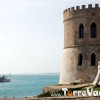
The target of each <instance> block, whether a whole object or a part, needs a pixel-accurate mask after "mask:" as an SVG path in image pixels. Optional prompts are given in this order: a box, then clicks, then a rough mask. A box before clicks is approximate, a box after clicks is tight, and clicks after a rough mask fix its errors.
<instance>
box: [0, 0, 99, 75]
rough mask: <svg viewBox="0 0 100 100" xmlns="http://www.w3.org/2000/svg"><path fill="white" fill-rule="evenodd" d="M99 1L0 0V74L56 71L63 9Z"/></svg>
mask: <svg viewBox="0 0 100 100" xmlns="http://www.w3.org/2000/svg"><path fill="white" fill-rule="evenodd" d="M89 3H90V4H91V3H92V4H95V3H100V1H99V0H0V73H1V74H2V73H3V74H5V73H46V72H47V73H48V72H51V73H52V72H59V70H60V65H61V59H62V51H63V35H64V32H63V10H64V9H66V8H68V7H71V6H76V5H82V4H89Z"/></svg>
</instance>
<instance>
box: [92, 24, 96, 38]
mask: <svg viewBox="0 0 100 100" xmlns="http://www.w3.org/2000/svg"><path fill="white" fill-rule="evenodd" d="M96 34H97V28H96V24H95V23H92V24H91V38H95V37H96Z"/></svg>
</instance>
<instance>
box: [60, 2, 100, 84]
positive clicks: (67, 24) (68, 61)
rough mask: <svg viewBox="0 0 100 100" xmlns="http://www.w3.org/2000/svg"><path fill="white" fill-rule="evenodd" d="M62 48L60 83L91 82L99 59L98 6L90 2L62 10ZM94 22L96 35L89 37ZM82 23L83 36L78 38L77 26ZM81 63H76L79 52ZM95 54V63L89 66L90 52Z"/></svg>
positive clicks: (99, 27) (99, 31)
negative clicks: (81, 58) (81, 57)
mask: <svg viewBox="0 0 100 100" xmlns="http://www.w3.org/2000/svg"><path fill="white" fill-rule="evenodd" d="M63 14H64V21H63V22H64V50H63V61H62V66H61V72H60V82H59V83H60V84H69V83H71V82H74V81H76V80H79V79H81V80H83V81H84V82H92V81H93V80H94V78H95V75H96V73H97V62H98V61H99V60H100V8H99V5H98V4H96V5H95V7H92V5H91V4H89V5H88V8H86V6H85V5H82V8H81V9H80V7H79V6H77V7H76V9H75V8H74V7H72V8H68V9H66V10H64V13H63ZM92 23H95V24H96V27H97V29H96V31H97V35H96V37H95V38H91V24H92ZM80 24H83V25H84V38H79V26H80ZM80 53H81V54H82V55H83V63H82V65H81V66H79V65H78V56H79V54H80ZM92 53H94V54H95V55H96V65H95V66H91V61H90V60H91V54H92Z"/></svg>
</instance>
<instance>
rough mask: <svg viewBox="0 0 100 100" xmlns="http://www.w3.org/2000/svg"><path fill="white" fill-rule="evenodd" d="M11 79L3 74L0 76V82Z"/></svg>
mask: <svg viewBox="0 0 100 100" xmlns="http://www.w3.org/2000/svg"><path fill="white" fill-rule="evenodd" d="M10 81H11V79H8V78H7V77H6V76H5V75H3V76H2V77H0V83H1V82H10Z"/></svg>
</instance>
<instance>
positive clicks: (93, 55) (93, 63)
mask: <svg viewBox="0 0 100 100" xmlns="http://www.w3.org/2000/svg"><path fill="white" fill-rule="evenodd" d="M95 65H96V55H95V54H94V53H93V54H92V55H91V66H95Z"/></svg>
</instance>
